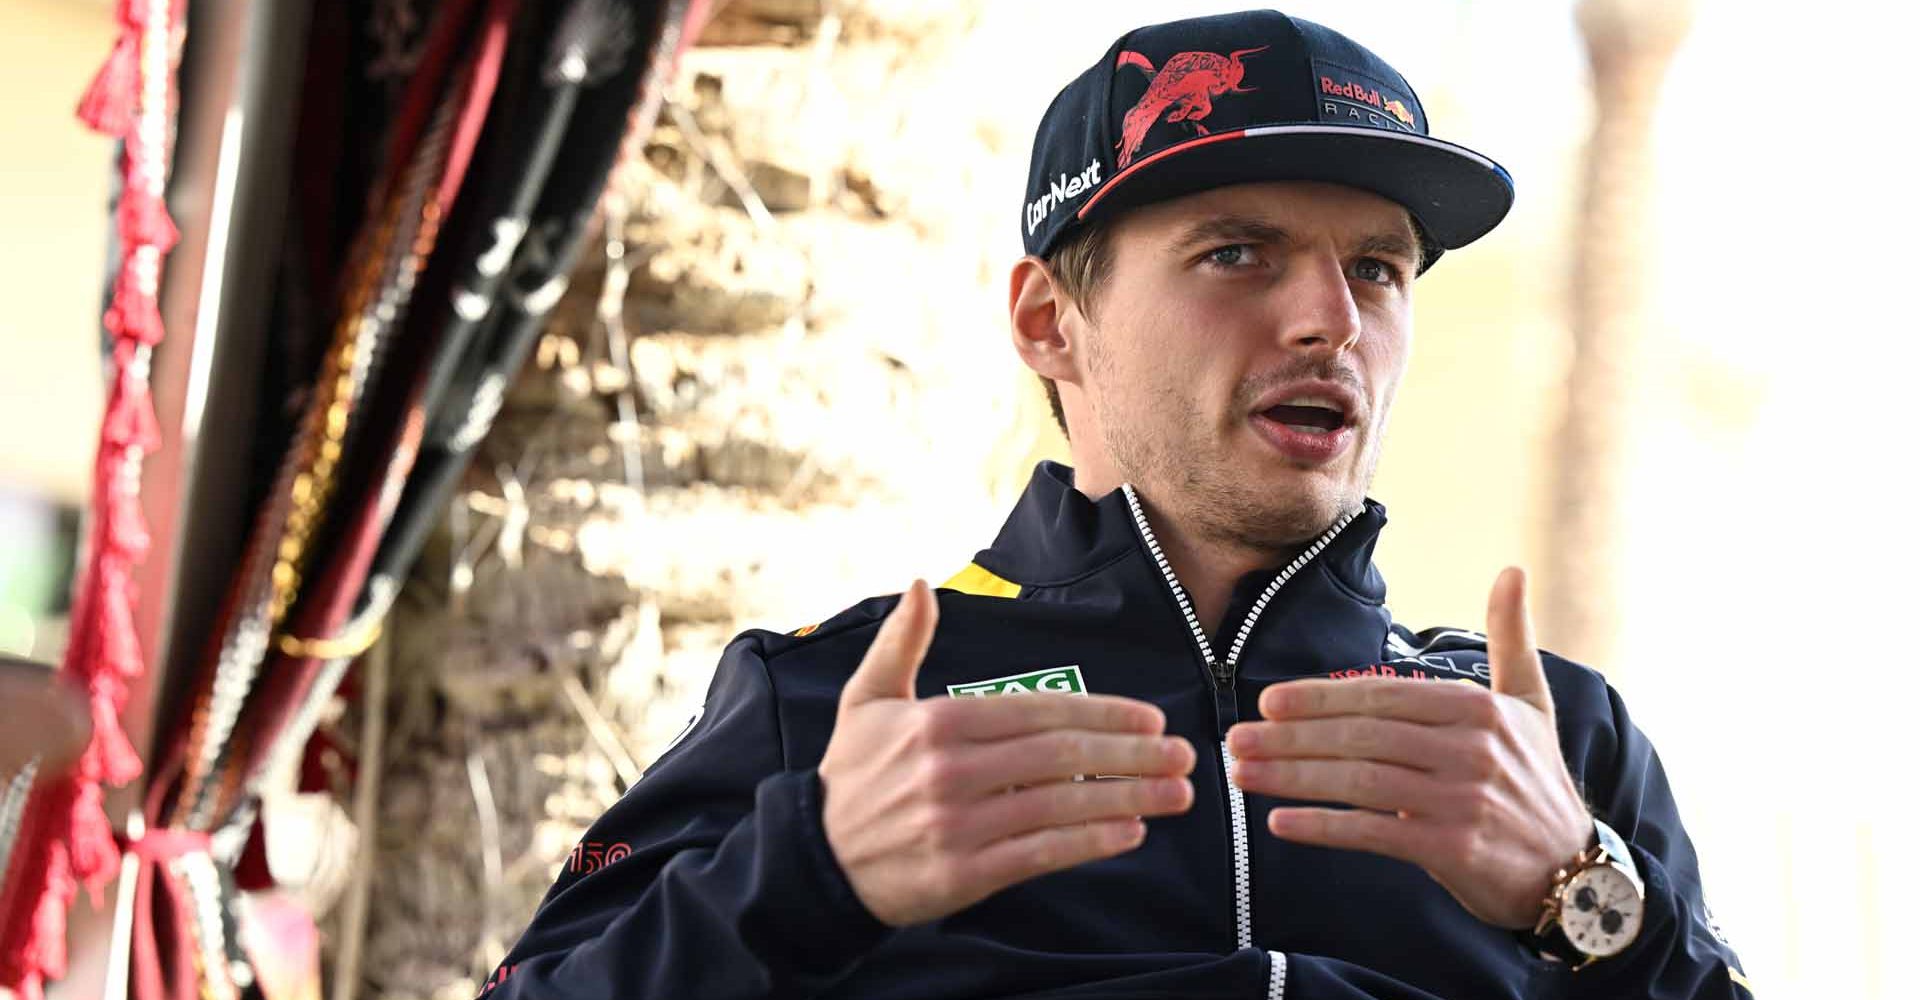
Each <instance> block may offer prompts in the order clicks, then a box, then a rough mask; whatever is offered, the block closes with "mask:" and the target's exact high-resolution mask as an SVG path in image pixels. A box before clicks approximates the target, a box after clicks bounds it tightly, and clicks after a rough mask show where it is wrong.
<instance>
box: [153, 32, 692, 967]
mask: <svg viewBox="0 0 1920 1000" xmlns="http://www.w3.org/2000/svg"><path fill="white" fill-rule="evenodd" d="M365 7H366V5H365V4H364V3H363V4H360V5H359V7H358V8H355V9H364V8H365ZM325 9H326V5H325V4H318V5H317V6H316V11H317V12H320V16H322V17H324V16H325V13H324V11H325ZM672 13H673V11H670V10H669V8H665V7H662V6H661V5H657V4H654V3H651V2H647V0H570V2H567V3H560V4H546V3H538V4H536V3H523V2H520V0H442V2H441V3H439V4H438V6H437V7H436V8H435V9H434V10H433V11H432V15H431V23H430V26H429V28H428V29H427V30H426V32H425V35H424V38H423V39H422V40H421V41H420V44H419V46H418V49H417V52H414V53H412V54H410V56H409V58H408V59H407V60H406V68H405V70H404V72H403V73H402V74H400V79H402V80H403V83H402V84H401V85H400V86H399V87H398V88H397V93H398V96H397V100H396V103H395V104H394V105H393V106H392V110H391V112H390V113H386V112H381V111H378V110H376V111H374V112H372V113H367V112H366V111H365V109H355V108H353V107H351V106H347V107H342V106H340V105H338V104H337V103H335V102H333V100H332V98H331V97H330V96H329V95H325V94H323V95H316V99H315V100H314V101H313V103H312V105H311V107H310V109H309V110H311V111H312V113H313V114H315V115H318V116H325V118H326V120H327V122H329V123H331V124H332V125H341V124H344V123H346V122H349V121H357V122H365V121H367V120H376V121H381V122H383V123H384V126H385V139H384V144H383V147H382V148H383V151H384V155H383V158H382V159H381V160H380V162H379V164H378V165H377V166H376V167H375V168H374V169H372V170H371V171H370V172H369V181H368V188H369V194H368V196H366V197H364V198H363V197H360V196H357V195H355V194H354V193H353V191H352V189H351V186H350V185H349V186H344V187H341V188H339V189H337V190H335V191H333V192H332V194H331V197H330V198H329V201H330V203H331V204H332V205H333V206H334V214H335V216H336V217H337V215H338V209H339V208H342V207H348V206H357V205H361V204H364V205H365V206H367V207H366V208H365V210H364V213H365V214H364V216H363V217H362V218H361V220H360V223H359V228H358V230H357V232H356V233H355V235H354V236H353V238H352V241H351V243H350V250H349V251H348V252H347V254H346V255H345V257H344V259H343V260H341V261H339V262H335V261H332V260H327V259H324V258H325V253H326V248H327V247H328V246H329V245H330V243H331V241H332V235H331V234H330V233H328V232H325V231H323V229H324V227H325V226H326V225H327V224H328V223H327V221H326V220H325V219H318V220H313V219H310V220H309V222H310V224H308V225H307V226H306V227H305V229H304V230H303V237H304V238H303V240H302V243H303V245H304V246H305V247H306V248H308V250H309V254H308V256H307V257H306V258H305V259H304V260H301V261H297V262H292V263H293V266H289V267H283V268H282V269H281V270H282V274H283V275H286V274H289V273H293V274H294V275H295V276H296V277H297V279H298V280H299V281H300V282H301V284H302V285H303V286H304V289H305V292H306V293H307V294H309V295H311V296H313V297H315V298H318V297H319V296H321V295H325V294H326V293H327V292H328V290H329V289H333V290H335V291H334V292H333V296H332V297H331V300H330V301H329V302H328V303H326V304H324V305H320V306H316V308H318V309H322V310H324V312H325V313H326V315H327V316H329V317H330V320H329V321H330V323H331V333H330V336H329V337H328V338H326V343H325V346H324V348H323V351H322V352H321V353H320V362H319V364H320V371H319V373H318V375H317V376H315V377H312V378H311V379H310V382H309V383H307V384H304V385H303V386H302V391H301V393H300V398H301V399H302V400H303V409H302V412H301V417H300V421H299V424H298V427H297V430H296V431H294V433H293V434H292V435H291V440H290V442H289V443H288V444H287V445H286V447H285V448H284V451H283V453H282V454H281V455H279V456H278V457H277V461H278V467H277V471H276V473H275V474H274V475H273V477H272V479H271V485H270V487H269V488H267V489H266V491H265V497H264V500H263V501H262V503H261V505H260V507H259V509H258V511H257V513H256V516H255V519H254V522H253V525H252V529H251V532H250V535H249V540H248V543H247V545H246V547H245V550H244V555H243V557H242V559H241V561H240V564H239V565H238V566H237V567H236V568H235V570H234V572H233V576H232V580H231V584H230V586H229V589H228V596H227V600H226V604H225V607H224V609H223V611H222V615H221V619H220V621H219V623H218V624H217V627H216V628H215V629H214V630H213V633H212V640H211V642H210V643H209V651H208V654H207V656H206V658H205V660H204V662H203V663H202V664H201V665H200V666H199V667H198V668H197V671H195V672H194V674H193V676H192V678H191V680H190V681H189V683H190V684H191V689H190V690H191V693H190V694H189V696H188V697H187V699H186V701H185V707H184V710H183V711H182V712H181V713H179V718H178V721H177V723H176V724H175V725H174V727H173V729H172V730H171V731H163V732H162V734H161V737H162V739H161V743H160V744H159V746H158V747H157V749H156V766H155V769H154V775H153V776H152V778H151V780H150V783H149V785H148V790H147V795H146V800H145V815H146V817H147V821H148V822H149V823H150V824H151V825H152V828H151V829H149V830H148V831H146V832H145V834H144V835H143V836H140V837H139V838H138V839H137V840H136V841H134V842H133V844H132V845H131V847H130V850H131V851H132V852H133V853H134V855H135V856H136V858H137V859H138V862H139V866H138V878H137V883H136V889H135V892H136V895H135V901H134V914H135V916H134V930H133V945H132V947H133V951H132V963H131V964H132V987H133V988H132V995H133V996H135V997H137V998H139V1000H160V998H177V1000H187V998H189V997H197V996H220V997H225V996H241V995H247V994H250V993H252V992H253V991H255V990H256V989H257V987H256V986H255V985H254V984H253V983H252V979H253V977H252V976H251V975H250V974H249V972H248V970H249V968H250V966H249V965H248V964H246V963H245V962H244V961H243V959H244V958H245V956H244V954H243V952H242V950H241V946H240V944H239V941H240V938H241V935H240V934H239V933H238V932H237V931H238V928H237V923H236V918H235V913H236V906H235V901H236V898H237V890H238V889H239V888H240V887H242V886H243V885H257V884H259V882H260V881H262V880H263V879H264V876H265V871H264V869H265V866H264V864H260V863H258V862H259V855H258V852H257V847H258V841H257V829H256V826H255V823H254V813H255V810H256V803H257V795H258V791H259V784H260V782H261V780H262V778H263V776H264V775H266V774H267V773H268V772H269V771H271V770H272V765H273V764H274V763H275V762H276V761H280V760H284V758H285V757H286V756H288V755H290V754H296V753H298V752H299V750H300V748H301V746H302V745H303V744H304V742H305V740H306V737H307V735H308V734H309V733H310V732H311V731H312V728H313V722H314V719H315V718H316V717H317V715H318V712H319V708H320V707H321V706H322V705H323V704H324V702H325V700H326V699H327V698H328V697H330V696H331V695H332V693H333V691H334V689H335V687H336V686H337V685H338V684H339V683H340V681H341V679H342V675H343V674H344V673H345V671H346V670H347V668H348V666H349V665H350V664H351V663H352V662H353V661H354V659H355V657H357V656H358V654H359V653H360V652H362V651H364V650H365V649H366V648H367V647H368V645H369V644H371V642H373V641H374V639H375V637H376V636H377V635H378V632H379V628H380V624H381V622H382V620H383V619H384V617H385V614H386V611H387V605H388V602H389V601H390V600H391V598H392V596H393V593H394V591H395V590H396V589H397V582H398V580H399V579H400V578H402V577H403V576H404V575H405V573H406V571H407V569H408V566H409V565H410V563H411V561H412V558H413V556H414V555H415V554H416V553H417V545H416V544H414V543H412V542H411V541H409V540H408V538H407V536H406V534H405V532H404V531H402V530H400V529H404V528H407V527H408V526H410V525H412V524H413V523H414V521H413V518H414V517H415V516H418V515H416V514H414V513H411V512H414V511H422V510H424V511H428V512H430V513H432V514H434V515H436V516H437V514H438V511H439V508H440V507H441V506H442V505H443V504H444V502H445V491H444V488H439V487H435V488H432V489H430V488H428V487H426V486H416V483H424V482H427V481H428V480H426V479H422V478H421V473H422V472H423V471H425V470H424V469H423V468H422V467H420V466H419V463H418V462H417V459H418V458H419V457H420V456H421V455H422V452H423V449H424V448H426V447H427V446H428V445H429V444H433V445H434V448H435V451H434V454H435V456H436V458H435V464H434V465H433V466H432V468H433V471H434V476H433V478H432V482H433V483H439V482H441V479H442V477H444V476H446V475H447V473H446V472H445V469H446V468H447V465H446V464H445V461H444V460H442V459H440V458H439V457H438V455H439V453H440V452H443V451H444V450H445V449H444V448H441V447H440V446H439V444H438V440H439V439H438V437H436V435H435V431H434V429H435V428H441V429H444V428H447V427H463V426H465V427H470V426H472V425H473V423H474V422H473V420H472V419H470V418H469V416H468V414H469V412H470V411H471V410H472V409H473V406H472V403H471V400H472V398H473V394H471V393H463V392H459V391H454V390H452V389H450V387H453V386H460V385H465V384H468V383H466V382H463V381H462V380H461V379H460V378H458V377H457V373H460V372H484V373H503V375H502V377H511V375H512V374H513V369H515V368H517V367H518V364H519V362H520V360H522V359H523V358H524V356H525V354H526V351H527V346H528V345H529V344H530V343H531V341H532V339H533V336H534V334H535V332H536V331H537V329H538V327H539V325H540V323H541V321H542V319H543V318H544V315H545V312H546V310H547V309H548V308H550V307H551V306H552V304H553V302H554V300H555V299H557V297H558V294H559V292H560V291H561V290H562V289H564V287H565V279H566V276H567V274H568V272H569V270H570V267H571V262H572V259H573V256H574V254H575V253H576V252H577V246H578V244H579V242H580V241H581V239H582V237H583V236H584V235H585V232H586V228H587V226H588V224H589V223H590V221H591V218H592V208H593V205H594V204H595V202H596V201H597V200H598V198H599V194H600V191H601V189H602V186H603V185H604V182H605V178H606V175H607V172H608V169H609V167H610V166H611V163H612V161H613V157H614V154H615V151H616V148H617V147H618V144H619V142H620V140H621V137H622V135H623V134H624V133H625V131H626V128H625V126H626V123H627V121H628V119H629V117H630V115H631V114H632V112H633V109H634V107H635V105H636V103H644V102H643V101H642V100H641V98H642V93H643V87H642V81H643V80H651V81H653V83H654V84H655V85H656V86H657V85H658V84H659V83H660V78H659V77H658V75H654V76H649V75H648V73H647V69H648V67H649V65H650V64H651V63H652V62H653V55H654V53H656V52H658V51H659V49H660V45H659V44H658V42H657V40H658V39H660V38H661V37H662V36H663V35H664V34H666V33H667V32H666V30H665V29H664V27H663V25H665V24H667V23H668V22H669V19H670V17H671V14H672ZM677 13H678V14H679V15H681V16H684V14H685V6H684V4H682V5H677ZM671 23H672V24H673V26H674V28H673V34H674V35H675V37H676V38H677V37H678V35H679V27H680V22H679V21H678V20H672V21H671ZM336 41H337V39H327V38H325V37H317V38H316V40H315V43H314V44H315V45H316V46H324V45H327V44H329V43H331V42H336ZM337 50H338V51H345V52H347V53H348V54H349V56H351V54H352V52H353V51H355V47H354V46H352V45H347V46H343V47H337ZM671 51H672V50H669V52H671ZM360 54H361V55H362V56H364V55H366V52H365V51H364V50H360ZM347 61H349V62H350V61H351V60H350V59H349V60H347ZM316 64H327V60H324V59H319V60H316V62H313V63H310V64H309V67H308V74H307V79H308V80H309V86H310V87H311V86H313V81H314V78H315V74H316V68H315V67H316ZM335 92H338V91H335ZM307 127H309V126H308V125H303V128H307ZM323 127H324V126H323ZM351 134H352V133H351V130H349V135H351ZM303 138H304V137H303ZM352 160H353V157H352V156H351V155H349V154H346V153H343V154H341V155H340V161H341V164H340V173H342V174H351V173H353V164H352V162H351V161H352ZM307 179H308V180H309V181H315V180H316V179H315V178H312V177H311V176H309V177H308V178H307ZM317 180H318V182H321V183H334V184H338V183H339V181H338V176H337V175H335V176H333V177H323V178H318V179H317ZM296 187H297V188H298V187H300V185H299V184H296ZM299 225H300V224H299V223H298V222H296V228H299ZM316 248H317V249H316ZM282 280H290V279H287V278H284V277H283V279H282ZM456 406H457V407H458V413H457V415H454V416H450V415H449V413H450V407H456ZM486 416H487V418H488V419H490V417H491V414H490V413H489V414H487V415H486ZM480 426H481V427H482V428H483V429H484V426H485V420H482V421H481V422H480ZM440 433H445V432H444V430H442V431H441V432H440ZM452 461H455V462H458V463H462V464H463V463H464V453H462V455H461V456H460V457H458V458H456V459H453V460H452ZM458 473H459V468H458V467H457V466H455V467H453V468H452V473H451V475H452V476H454V477H457V475H458ZM423 505H424V506H423ZM248 843H251V844H252V845H253V847H254V848H255V850H252V851H249V852H247V854H246V855H245V858H243V853H242V850H241V845H243V844H248ZM247 859H250V860H251V862H252V863H244V864H243V860H247Z"/></svg>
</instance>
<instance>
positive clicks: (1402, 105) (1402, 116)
mask: <svg viewBox="0 0 1920 1000" xmlns="http://www.w3.org/2000/svg"><path fill="white" fill-rule="evenodd" d="M1313 89H1314V95H1313V96H1314V105H1315V107H1316V108H1317V110H1318V111H1319V114H1320V120H1321V121H1323V122H1340V123H1341V124H1344V125H1370V126H1372V127H1374V128H1384V129H1391V130H1393V131H1396V132H1423V133H1424V132H1425V131H1426V123H1425V122H1423V121H1421V120H1420V117H1421V115H1420V106H1419V105H1418V104H1416V103H1414V101H1413V99H1412V97H1410V96H1409V95H1407V94H1403V93H1400V92H1399V91H1397V90H1394V89H1393V88H1392V87H1389V86H1387V85H1386V84H1384V83H1382V82H1380V81H1379V80H1376V79H1374V78H1373V77H1371V76H1368V75H1366V74H1365V73H1361V72H1359V71H1357V70H1351V69H1348V68H1347V67H1345V66H1341V65H1339V64H1338V63H1330V62H1323V61H1321V60H1318V59H1316V60H1314V62H1313Z"/></svg>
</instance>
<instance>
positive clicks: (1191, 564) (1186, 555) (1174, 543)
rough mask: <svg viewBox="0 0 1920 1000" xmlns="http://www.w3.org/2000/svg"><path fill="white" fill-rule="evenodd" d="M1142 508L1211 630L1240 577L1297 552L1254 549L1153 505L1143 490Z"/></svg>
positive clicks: (1213, 631) (1224, 613)
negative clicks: (1224, 538) (1201, 528)
mask: <svg viewBox="0 0 1920 1000" xmlns="http://www.w3.org/2000/svg"><path fill="white" fill-rule="evenodd" d="M1141 508H1142V509H1143V510H1144V511H1145V512H1146V515H1147V520H1148V522H1149V523H1150V524H1151V525H1152V527H1153V533H1154V537H1156V538H1157V539H1159V541H1160V550H1161V552H1163V553H1164V554H1165V555H1166V557H1167V564H1168V565H1170V566H1172V567H1173V575H1174V576H1175V577H1176V578H1178V579H1179V581H1180V586H1182V587H1184V588H1185V589H1186V591H1187V598H1188V599H1189V600H1191V601H1192V602H1193V613H1194V615H1195V616H1196V617H1198V618H1199V619H1200V627H1201V628H1202V629H1204V630H1205V631H1206V633H1207V635H1209V636H1211V635H1215V634H1217V633H1218V632H1219V631H1220V623H1221V621H1222V620H1223V619H1225V618H1226V616H1227V605H1228V604H1229V603H1231V602H1232V600H1233V588H1234V586H1235V585H1236V584H1238V583H1239V582H1240V578H1241V577H1244V576H1246V575H1247V574H1248V573H1252V572H1255V571H1257V570H1263V569H1272V568H1273V567H1275V566H1279V565H1281V564H1283V563H1285V562H1286V561H1287V560H1288V559H1290V558H1292V556H1293V554H1292V553H1291V552H1272V551H1264V550H1254V549H1250V548H1247V547H1246V546H1244V545H1238V544H1234V543H1232V542H1230V541H1226V540H1222V539H1219V538H1215V537H1211V536H1210V535H1208V534H1207V533H1206V532H1204V531H1202V530H1199V529H1198V528H1197V526H1195V525H1194V524H1192V523H1190V522H1189V521H1187V520H1186V519H1183V518H1181V517H1179V516H1178V515H1177V514H1176V513H1175V512H1173V511H1170V510H1166V509H1163V508H1159V507H1156V506H1154V505H1153V504H1152V503H1150V502H1148V501H1147V499H1146V498H1145V497H1144V496H1142V497H1141Z"/></svg>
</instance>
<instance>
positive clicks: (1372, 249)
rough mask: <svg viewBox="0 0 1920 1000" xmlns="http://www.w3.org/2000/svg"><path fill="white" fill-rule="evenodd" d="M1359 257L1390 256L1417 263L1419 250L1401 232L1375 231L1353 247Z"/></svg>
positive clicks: (1410, 239) (1411, 240) (1409, 238)
mask: <svg viewBox="0 0 1920 1000" xmlns="http://www.w3.org/2000/svg"><path fill="white" fill-rule="evenodd" d="M1353 252H1354V255H1355V256H1359V257H1390V258H1394V259H1397V260H1402V261H1407V262H1409V263H1419V261H1420V250H1419V248H1418V247H1416V246H1415V245H1414V242H1413V239H1412V238H1411V237H1410V236H1408V235H1406V234H1403V233H1375V234H1374V235H1372V236H1369V237H1367V238H1366V239H1363V240H1361V241H1360V244H1359V245H1358V246H1356V247H1354V248H1353Z"/></svg>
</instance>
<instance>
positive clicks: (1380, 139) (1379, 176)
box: [1078, 124, 1513, 262]
mask: <svg viewBox="0 0 1920 1000" xmlns="http://www.w3.org/2000/svg"><path fill="white" fill-rule="evenodd" d="M1278 180H1302V181H1324V182H1328V183H1333V184H1345V185H1347V186H1349V187H1356V188H1360V189H1362V190H1365V191H1372V192H1373V193H1375V194H1378V195H1380V196H1381V197H1383V198H1388V199H1391V200H1393V201H1396V202H1399V203H1400V204H1401V205H1404V206H1405V207H1406V209H1407V211H1408V212H1409V213H1410V214H1412V216H1413V217H1414V219H1415V220H1416V221H1417V222H1418V223H1419V224H1420V227H1421V230H1422V235H1423V237H1424V238H1425V239H1426V240H1427V242H1428V243H1429V246H1428V255H1429V258H1431V257H1433V256H1437V255H1438V254H1437V252H1438V251H1439V250H1443V249H1444V250H1455V249H1458V248H1460V247H1463V246H1466V245H1467V244H1469V243H1472V242H1473V241H1474V240H1477V239H1479V238H1480V237H1482V236H1485V235H1486V234H1487V233H1488V232H1490V231H1491V230H1492V229H1493V227H1494V226H1496V225H1498V224H1499V223H1500V220H1501V219H1503V218H1505V217H1506V215H1507V210H1508V209H1510V208H1512V207H1513V178H1512V177H1511V176H1510V175H1509V174H1508V173H1507V171H1506V169H1505V168H1504V167H1502V166H1500V165H1499V164H1498V163H1495V162H1493V161H1492V160H1490V159H1487V158H1486V157H1484V156H1481V155H1480V154H1479V153H1476V152H1474V151H1473V150H1471V149H1467V148H1466V147H1464V146H1456V145H1454V144H1453V143H1450V142H1444V141H1442V140H1439V139H1434V138H1430V137H1428V136H1424V135H1416V134H1414V133H1411V132H1389V131H1387V130H1385V129H1374V128H1360V127H1354V126H1344V125H1313V124H1299V125H1264V126H1255V127H1252V128H1246V129H1237V130H1235V131H1232V132H1221V133H1216V134H1214V135H1207V136H1201V137H1199V138H1196V139H1191V140H1189V141H1187V142H1184V143H1181V144H1180V145H1178V146H1172V147H1169V148H1167V149H1163V150H1160V151H1159V152H1157V153H1154V154H1153V155H1151V156H1147V157H1145V158H1143V159H1141V160H1140V161H1139V162H1137V163H1131V164H1128V165H1127V167H1126V169H1124V170H1122V171H1120V172H1119V173H1118V174H1115V175H1114V177H1113V180H1111V181H1109V182H1107V184H1106V185H1105V186H1103V187H1102V188H1101V189H1100V190H1099V191H1098V192H1096V193H1095V195H1094V197H1093V198H1091V199H1089V200H1088V202H1087V203H1086V204H1085V205H1083V206H1082V207H1081V209H1080V211H1079V213H1078V217H1079V219H1080V220H1081V221H1087V220H1092V219H1100V218H1105V217H1111V216H1112V215H1113V214H1114V213H1116V212H1118V211H1121V210H1123V209H1127V208H1134V207H1138V206H1141V205H1146V204H1151V203H1153V202H1158V201H1166V200H1167V199H1169V198H1178V197H1180V196H1182V195H1188V194H1193V193H1194V192H1196V191H1206V190H1210V189H1212V188H1217V187H1225V186H1227V185H1230V184H1245V183H1252V182H1257V181H1278ZM1429 262H1431V260H1429Z"/></svg>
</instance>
